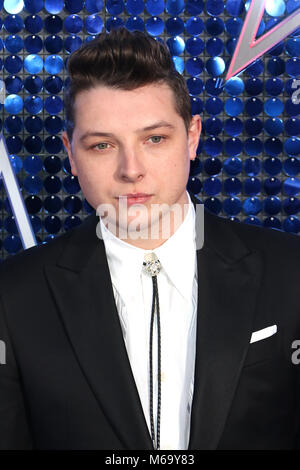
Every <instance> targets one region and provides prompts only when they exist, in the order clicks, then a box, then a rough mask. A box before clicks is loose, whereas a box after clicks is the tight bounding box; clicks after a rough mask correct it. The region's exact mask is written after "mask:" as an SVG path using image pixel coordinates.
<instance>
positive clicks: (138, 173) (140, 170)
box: [118, 147, 146, 182]
mask: <svg viewBox="0 0 300 470" xmlns="http://www.w3.org/2000/svg"><path fill="white" fill-rule="evenodd" d="M145 171H146V169H145V165H144V163H143V159H142V155H141V153H140V152H138V151H137V150H136V149H134V148H133V147H126V148H122V149H120V153H119V164H118V176H119V178H120V179H121V180H123V181H128V182H135V181H139V180H140V179H142V178H143V177H144V175H145Z"/></svg>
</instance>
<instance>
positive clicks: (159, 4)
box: [110, 0, 165, 16]
mask: <svg viewBox="0 0 300 470" xmlns="http://www.w3.org/2000/svg"><path fill="white" fill-rule="evenodd" d="M111 3H113V2H111ZM145 7H146V10H147V11H148V13H149V14H150V15H153V16H156V15H160V14H161V13H163V11H164V8H165V5H164V0H146V1H145ZM110 13H111V15H117V14H118V13H113V12H110ZM119 13H121V12H119Z"/></svg>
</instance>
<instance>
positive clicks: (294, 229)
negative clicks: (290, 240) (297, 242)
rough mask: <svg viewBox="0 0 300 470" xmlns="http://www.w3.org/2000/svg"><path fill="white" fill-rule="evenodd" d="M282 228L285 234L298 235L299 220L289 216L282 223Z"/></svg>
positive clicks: (299, 229)
mask: <svg viewBox="0 0 300 470" xmlns="http://www.w3.org/2000/svg"><path fill="white" fill-rule="evenodd" d="M282 226H283V229H284V230H285V231H286V232H289V233H298V232H299V231H300V220H299V219H298V218H297V217H296V216H290V217H287V218H286V219H285V220H284V221H283V224H282Z"/></svg>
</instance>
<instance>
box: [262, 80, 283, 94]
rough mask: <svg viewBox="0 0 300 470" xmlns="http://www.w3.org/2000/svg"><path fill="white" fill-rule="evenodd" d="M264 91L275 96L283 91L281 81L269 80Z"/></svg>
mask: <svg viewBox="0 0 300 470" xmlns="http://www.w3.org/2000/svg"><path fill="white" fill-rule="evenodd" d="M265 89H266V92H267V93H268V94H269V95H271V96H277V95H279V94H280V93H281V92H282V90H283V81H282V80H281V79H280V78H275V77H274V78H269V79H268V80H267V81H266V83H265Z"/></svg>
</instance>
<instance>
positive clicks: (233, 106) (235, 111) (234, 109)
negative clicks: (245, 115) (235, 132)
mask: <svg viewBox="0 0 300 470" xmlns="http://www.w3.org/2000/svg"><path fill="white" fill-rule="evenodd" d="M243 109H244V103H243V101H242V100H240V98H236V97H233V98H228V99H227V100H226V102H225V111H226V114H228V116H238V115H239V114H241V112H242V111H243Z"/></svg>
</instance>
